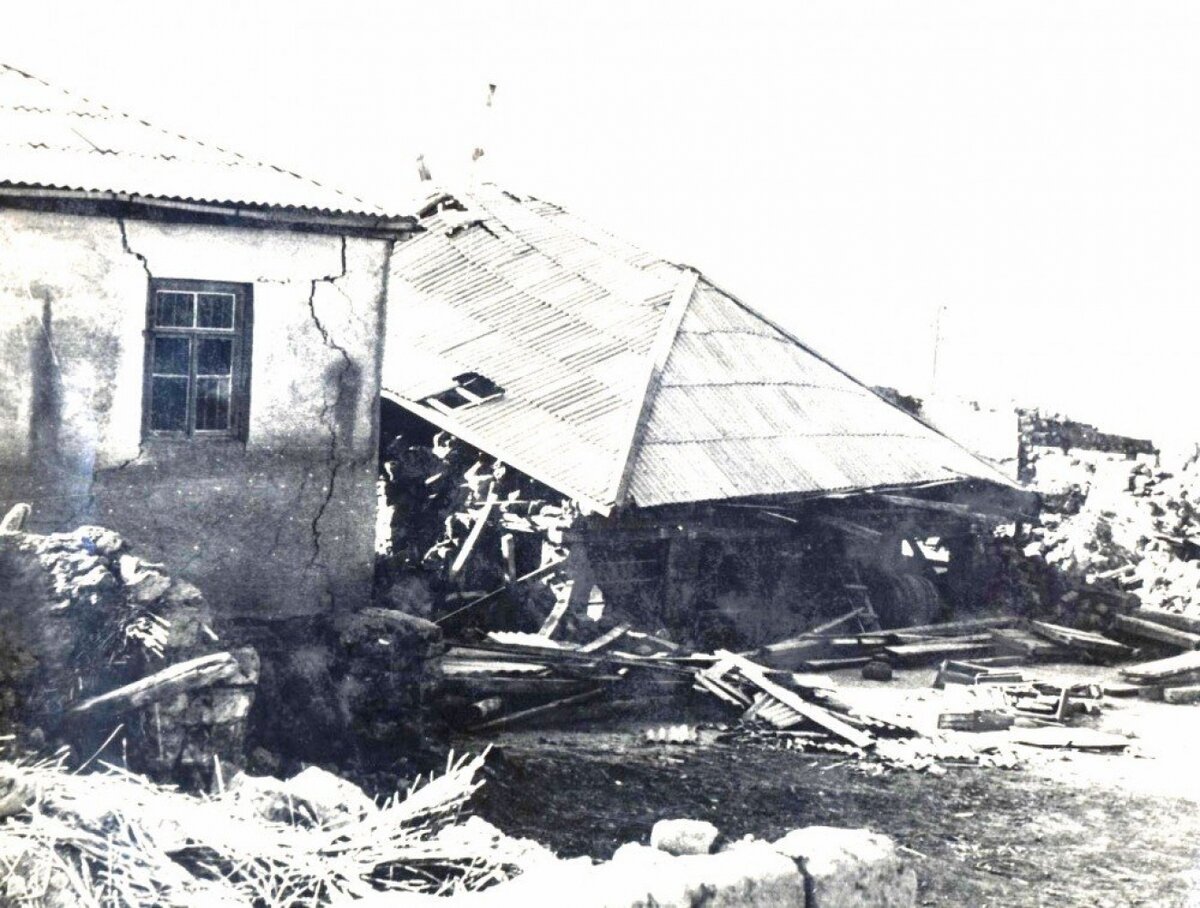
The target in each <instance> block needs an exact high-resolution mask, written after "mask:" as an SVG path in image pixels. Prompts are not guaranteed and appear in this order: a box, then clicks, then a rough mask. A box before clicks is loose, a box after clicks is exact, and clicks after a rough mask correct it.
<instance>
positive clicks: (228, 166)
mask: <svg viewBox="0 0 1200 908" xmlns="http://www.w3.org/2000/svg"><path fill="white" fill-rule="evenodd" d="M0 185H11V186H24V187H38V188H44V189H58V190H74V191H82V192H112V193H119V194H123V195H136V196H143V197H147V198H156V199H166V200H177V201H185V202H196V203H209V204H222V205H243V206H244V205H255V206H266V207H275V208H297V209H307V210H313V211H321V212H326V213H335V214H348V215H357V216H368V217H380V218H382V217H399V216H400V215H398V214H392V213H390V212H387V211H385V210H384V209H383V208H380V207H378V206H376V205H374V204H371V203H369V202H364V201H363V200H362V199H359V198H355V197H352V196H349V195H346V194H344V193H341V192H339V191H338V190H336V189H333V188H331V187H329V186H324V185H322V184H320V183H317V182H315V181H314V180H309V179H306V178H304V177H302V176H299V175H298V174H295V173H292V172H291V171H289V170H285V169H284V168H281V167H276V166H274V165H271V164H264V163H261V162H259V161H254V160H251V159H249V158H245V157H243V156H242V155H239V154H236V153H235V152H232V151H227V150H225V149H224V148H219V147H217V146H215V145H209V144H206V143H204V142H200V141H197V140H195V139H190V138H187V137H186V136H180V135H175V134H173V133H171V132H168V131H167V130H165V129H160V128H158V127H156V126H153V125H151V124H149V123H147V122H146V121H144V120H140V119H137V118H136V117H132V116H129V115H128V114H123V113H119V112H117V111H114V110H110V109H109V108H108V107H105V106H104V105H102V104H97V103H96V102H94V101H90V100H88V99H87V98H83V97H80V96H79V95H75V94H72V93H70V92H68V91H65V90H63V89H60V88H56V87H54V86H53V85H50V84H48V83H46V82H44V81H42V80H41V79H38V78H36V77H34V76H31V75H29V74H27V73H24V72H22V71H21V70H18V69H14V68H13V67H11V66H7V65H5V64H3V63H0Z"/></svg>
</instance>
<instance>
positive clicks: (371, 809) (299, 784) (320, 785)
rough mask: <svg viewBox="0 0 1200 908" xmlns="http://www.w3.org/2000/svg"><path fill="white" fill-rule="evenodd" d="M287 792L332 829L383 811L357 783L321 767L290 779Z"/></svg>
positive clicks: (311, 767)
mask: <svg viewBox="0 0 1200 908" xmlns="http://www.w3.org/2000/svg"><path fill="white" fill-rule="evenodd" d="M284 791H285V792H286V793H287V794H288V795H289V796H290V797H292V798H293V799H295V800H296V801H298V802H300V803H302V804H304V805H305V806H307V807H308V808H309V810H311V811H312V815H313V817H314V818H315V819H316V821H317V822H318V823H320V824H321V825H322V826H327V827H330V828H336V827H338V826H342V825H345V824H346V823H348V822H350V821H354V820H359V819H361V818H363V817H365V816H368V815H370V814H372V813H375V812H376V811H377V810H378V809H379V808H378V807H376V806H375V802H374V801H372V800H371V799H370V798H369V797H367V795H366V794H365V793H364V792H363V790H362V789H361V788H359V787H358V786H357V785H355V784H354V783H353V782H348V781H346V780H345V779H343V778H340V777H339V776H335V775H334V774H333V773H331V772H326V771H325V770H324V769H321V768H320V767H317V766H310V767H308V769H306V770H304V771H303V772H301V773H300V774H298V775H295V776H293V777H292V778H290V779H288V781H287V782H286V783H285V785H284Z"/></svg>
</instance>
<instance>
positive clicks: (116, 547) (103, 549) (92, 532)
mask: <svg viewBox="0 0 1200 908" xmlns="http://www.w3.org/2000/svg"><path fill="white" fill-rule="evenodd" d="M74 535H75V537H76V538H78V539H81V540H83V539H86V540H88V541H89V542H90V543H91V547H92V549H94V550H95V552H96V554H97V555H103V556H104V557H106V558H111V557H112V556H114V555H116V554H118V553H119V552H120V551H121V550H122V549H123V548H125V540H124V539H122V538H121V536H120V535H119V534H118V533H115V532H113V531H112V530H109V529H105V528H104V527H97V526H82V527H79V529H77V530H76V531H75V533H74Z"/></svg>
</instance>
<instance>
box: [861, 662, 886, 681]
mask: <svg viewBox="0 0 1200 908" xmlns="http://www.w3.org/2000/svg"><path fill="white" fill-rule="evenodd" d="M862 676H863V677H864V678H865V679H866V680H868V681H891V680H892V667H891V665H889V664H888V663H887V662H884V661H883V660H882V659H872V660H871V661H870V662H868V663H867V664H866V665H864V666H863V667H862Z"/></svg>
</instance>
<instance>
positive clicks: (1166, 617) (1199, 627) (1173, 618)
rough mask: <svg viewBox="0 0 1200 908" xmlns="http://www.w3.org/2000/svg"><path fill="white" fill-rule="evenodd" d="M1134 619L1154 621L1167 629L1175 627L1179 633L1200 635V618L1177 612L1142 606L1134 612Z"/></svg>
mask: <svg viewBox="0 0 1200 908" xmlns="http://www.w3.org/2000/svg"><path fill="white" fill-rule="evenodd" d="M1133 617H1134V618H1140V619H1141V620H1142V621H1152V622H1154V623H1155V624H1163V625H1166V626H1167V627H1173V628H1175V630H1177V631H1186V632H1187V633H1189V634H1200V618H1192V617H1189V616H1188V615H1180V614H1178V613H1177V612H1168V611H1166V610H1165V609H1161V608H1151V607H1150V606H1145V605H1144V606H1142V607H1141V608H1139V609H1135V610H1134V612H1133Z"/></svg>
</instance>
